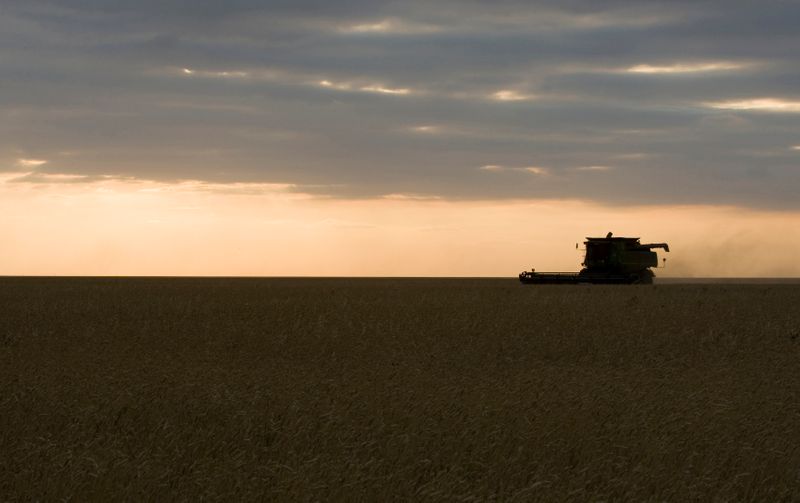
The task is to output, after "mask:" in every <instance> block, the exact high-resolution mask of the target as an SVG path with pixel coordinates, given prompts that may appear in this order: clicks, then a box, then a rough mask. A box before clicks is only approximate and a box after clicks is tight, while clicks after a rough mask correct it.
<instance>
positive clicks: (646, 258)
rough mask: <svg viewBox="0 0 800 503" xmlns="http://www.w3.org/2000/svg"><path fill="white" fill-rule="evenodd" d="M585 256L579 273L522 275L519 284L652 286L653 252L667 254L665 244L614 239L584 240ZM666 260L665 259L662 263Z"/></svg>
mask: <svg viewBox="0 0 800 503" xmlns="http://www.w3.org/2000/svg"><path fill="white" fill-rule="evenodd" d="M583 244H584V245H585V246H586V255H585V257H584V259H583V264H581V265H583V269H581V271H580V272H577V273H575V272H536V271H535V270H530V271H523V272H521V273H520V274H519V280H520V281H521V282H522V283H525V284H576V283H612V284H613V283H618V284H634V283H635V284H651V283H652V282H653V277H654V276H655V274H653V271H651V270H650V268H651V267H658V254H657V253H656V252H654V251H653V250H654V249H657V248H662V249H663V250H664V251H665V252H669V245H667V243H648V244H642V243H641V242H639V238H623V237H614V236H613V235H612V233H610V232H609V233H608V235H606V237H604V238H589V237H587V238H586V241H584V243H583ZM664 260H666V259H664Z"/></svg>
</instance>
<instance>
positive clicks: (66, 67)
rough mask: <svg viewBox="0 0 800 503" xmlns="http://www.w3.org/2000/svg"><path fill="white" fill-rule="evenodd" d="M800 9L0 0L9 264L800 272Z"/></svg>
mask: <svg viewBox="0 0 800 503" xmlns="http://www.w3.org/2000/svg"><path fill="white" fill-rule="evenodd" d="M798 26H800V2H793V1H777V0H773V1H749V2H743V1H737V0H725V1H711V0H708V1H680V0H678V1H676V0H671V1H626V0H609V1H603V2H596V1H590V0H560V1H544V0H542V1H502V0H500V1H492V2H489V1H458V2H456V1H448V0H441V1H436V2H430V1H420V2H415V1H403V2H396V1H382V0H369V1H367V0H344V1H339V2H329V1H316V0H314V1H298V0H294V1H288V0H280V1H256V0H228V1H225V2H221V1H212V0H193V1H177V0H160V1H154V0H137V1H127V0H59V1H41V0H24V1H21V0H20V1H18V0H0V236H2V241H0V274H68V275H74V274H78V275H81V274H89V275H93V274H104V275H105V274H109V275H124V274H137V275H138V274H142V275H150V274H156V275H279V276H281V275H292V276H294V275H310V276H316V275H334V276H353V275H355V276H362V275H366V276H429V275H444V276H450V275H455V276H507V275H511V276H513V275H516V274H517V273H518V272H519V271H520V270H523V269H529V268H530V267H532V266H535V267H536V268H537V270H547V269H558V270H577V269H578V268H579V264H580V256H579V253H577V252H576V251H575V243H576V242H581V241H583V238H584V237H586V236H590V235H605V233H606V232H608V231H613V232H614V233H615V234H616V235H632V236H641V237H642V238H643V239H644V240H646V241H657V242H662V241H667V242H669V243H670V248H671V250H672V251H671V253H670V254H667V255H666V256H667V257H668V263H667V264H668V265H667V267H666V268H665V269H664V270H663V271H662V270H659V271H657V274H658V275H659V276H800V261H798V260H797V258H796V257H797V256H798V255H800V233H799V232H798V229H800V198H798V197H797V193H798V189H800V51H798V47H800V30H797V27H798Z"/></svg>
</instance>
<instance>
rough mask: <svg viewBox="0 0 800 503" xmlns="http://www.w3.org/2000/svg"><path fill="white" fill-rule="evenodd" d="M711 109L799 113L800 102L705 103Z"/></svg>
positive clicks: (740, 101)
mask: <svg viewBox="0 0 800 503" xmlns="http://www.w3.org/2000/svg"><path fill="white" fill-rule="evenodd" d="M706 106H708V107H711V108H721V109H725V110H755V111H764V112H784V113H800V101H788V100H782V99H778V98H756V99H748V100H737V101H720V102H710V103H706Z"/></svg>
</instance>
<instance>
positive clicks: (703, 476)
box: [0, 278, 800, 501]
mask: <svg viewBox="0 0 800 503" xmlns="http://www.w3.org/2000/svg"><path fill="white" fill-rule="evenodd" d="M798 306H800V285H737V284H717V285H713V284H708V285H704V284H691V285H679V284H675V285H664V284H657V285H654V286H599V285H595V286H588V285H583V286H539V287H537V286H522V285H519V284H518V283H517V282H516V281H515V280H513V279H491V280H490V279H486V280H480V279H475V280H470V279H452V280H451V279H213V278H209V279H167V278H161V279H154V278H151V279H148V278H140V279H130V278H129V279H115V278H105V279H97V278H94V279H92V278H83V279H81V278H0V500H2V501H32V500H43V501H53V500H69V501H93V500H94V501H97V500H105V501H108V500H132V501H148V500H163V501H173V500H182V501H194V500H200V499H206V500H245V501H252V500H291V501H312V500H313V501H386V500H388V501H392V500H402V501H409V500H411V501H537V500H541V501H552V500H575V501H584V500H630V499H632V500H671V501H685V500H690V499H695V500H696V499H702V500H708V499H717V500H762V501H763V500H768V501H778V500H797V499H800V489H798V488H800V448H799V447H798V446H800V374H799V373H798V368H799V367H798V363H799V362H800V315H798V312H799V311H800V310H799V309H798Z"/></svg>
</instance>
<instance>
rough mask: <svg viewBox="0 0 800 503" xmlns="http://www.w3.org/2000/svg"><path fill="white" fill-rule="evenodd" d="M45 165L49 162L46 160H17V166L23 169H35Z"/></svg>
mask: <svg viewBox="0 0 800 503" xmlns="http://www.w3.org/2000/svg"><path fill="white" fill-rule="evenodd" d="M43 164H47V161H46V160H44V159H17V166H21V167H23V168H35V167H38V166H41V165H43Z"/></svg>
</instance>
